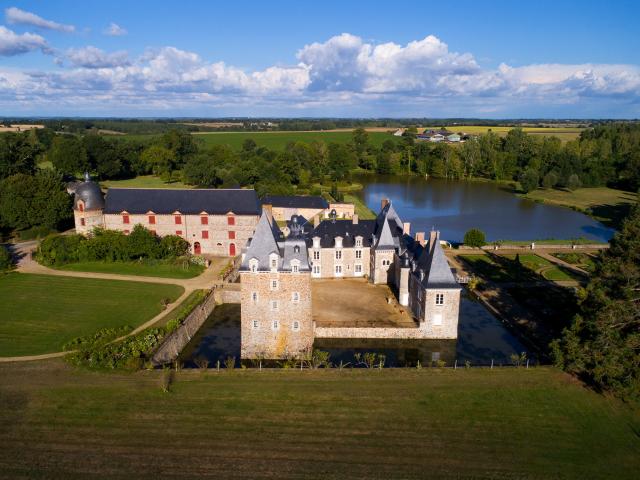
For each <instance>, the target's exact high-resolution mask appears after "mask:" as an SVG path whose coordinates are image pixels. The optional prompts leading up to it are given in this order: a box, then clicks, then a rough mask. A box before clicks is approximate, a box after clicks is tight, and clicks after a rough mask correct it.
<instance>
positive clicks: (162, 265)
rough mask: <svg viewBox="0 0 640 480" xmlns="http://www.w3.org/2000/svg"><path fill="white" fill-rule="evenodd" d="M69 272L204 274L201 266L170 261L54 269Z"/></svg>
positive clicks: (169, 275) (91, 264)
mask: <svg viewBox="0 0 640 480" xmlns="http://www.w3.org/2000/svg"><path fill="white" fill-rule="evenodd" d="M55 268H56V269H57V270H66V271H70V272H97V273H114V274H118V275H137V276H143V277H163V278H181V279H185V278H194V277H197V276H198V275H200V274H202V272H204V270H205V267H203V266H202V265H193V264H191V263H186V264H185V265H182V264H176V263H174V262H171V261H161V260H149V261H143V262H135V261H134V262H78V263H69V264H66V265H60V266H58V267H55Z"/></svg>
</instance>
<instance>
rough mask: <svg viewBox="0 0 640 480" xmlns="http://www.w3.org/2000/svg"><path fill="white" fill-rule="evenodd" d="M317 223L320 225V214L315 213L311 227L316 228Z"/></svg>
mask: <svg viewBox="0 0 640 480" xmlns="http://www.w3.org/2000/svg"><path fill="white" fill-rule="evenodd" d="M318 225H320V216H319V215H315V216H314V217H313V228H316V227H317V226H318Z"/></svg>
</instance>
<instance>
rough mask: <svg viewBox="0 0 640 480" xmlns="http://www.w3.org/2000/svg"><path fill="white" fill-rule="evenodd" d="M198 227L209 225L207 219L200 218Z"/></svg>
mask: <svg viewBox="0 0 640 480" xmlns="http://www.w3.org/2000/svg"><path fill="white" fill-rule="evenodd" d="M200 225H209V217H200Z"/></svg>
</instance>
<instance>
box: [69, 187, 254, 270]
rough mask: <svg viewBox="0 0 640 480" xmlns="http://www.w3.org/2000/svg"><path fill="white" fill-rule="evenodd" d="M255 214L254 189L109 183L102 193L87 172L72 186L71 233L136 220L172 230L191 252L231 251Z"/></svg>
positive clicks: (125, 226) (247, 233)
mask: <svg viewBox="0 0 640 480" xmlns="http://www.w3.org/2000/svg"><path fill="white" fill-rule="evenodd" d="M259 215H260V202H259V200H258V197H257V195H256V193H255V191H254V190H248V189H247V190H245V189H228V190H224V189H219V190H213V189H193V190H188V189H175V190H174V189H152V188H110V189H109V190H108V191H107V193H106V195H103V194H102V191H101V190H100V187H99V186H98V184H97V183H95V182H92V181H91V180H90V179H89V178H88V175H87V176H86V177H85V181H84V182H81V183H80V184H78V185H76V186H75V191H74V202H73V216H74V219H75V226H76V232H77V233H80V234H83V235H88V234H90V233H91V231H92V230H93V229H94V228H96V227H99V228H106V229H109V230H118V231H121V232H124V233H129V232H130V231H131V230H133V227H135V226H136V225H142V226H143V227H145V228H147V229H148V230H150V231H151V232H153V233H155V234H157V235H158V236H161V237H162V236H166V235H178V236H180V237H182V238H184V239H185V240H187V241H188V242H189V244H190V246H191V252H192V253H193V254H196V255H199V254H211V255H222V256H231V257H233V256H236V255H239V254H240V251H241V250H242V249H243V248H244V246H245V245H246V243H247V240H248V239H249V238H251V236H252V235H253V231H254V229H255V226H256V223H257V221H258V218H259Z"/></svg>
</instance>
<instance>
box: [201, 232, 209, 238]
mask: <svg viewBox="0 0 640 480" xmlns="http://www.w3.org/2000/svg"><path fill="white" fill-rule="evenodd" d="M202 238H204V239H207V238H209V230H202Z"/></svg>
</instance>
